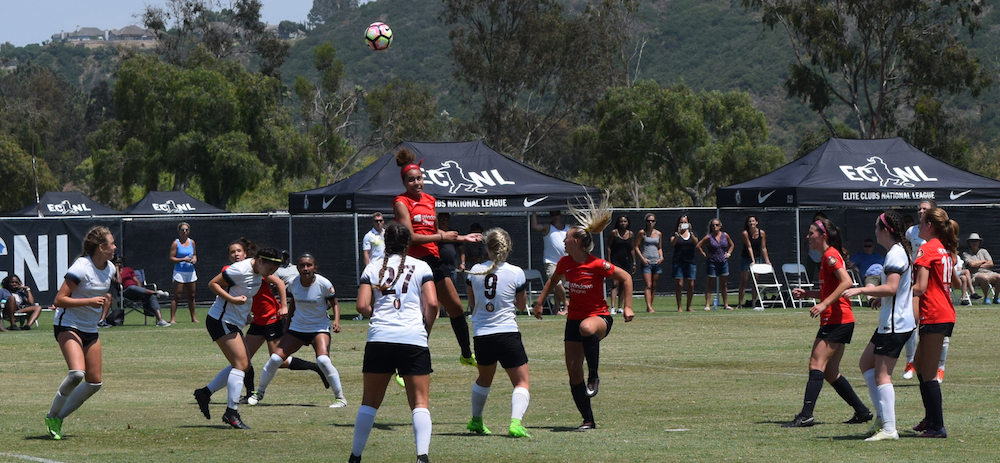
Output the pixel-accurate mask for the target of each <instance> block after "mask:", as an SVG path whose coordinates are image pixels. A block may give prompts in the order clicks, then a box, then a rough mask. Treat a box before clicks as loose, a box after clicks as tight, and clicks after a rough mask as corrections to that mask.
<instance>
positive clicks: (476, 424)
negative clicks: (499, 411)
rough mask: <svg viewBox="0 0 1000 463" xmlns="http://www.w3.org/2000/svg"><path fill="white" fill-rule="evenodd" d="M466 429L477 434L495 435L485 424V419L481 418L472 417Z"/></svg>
mask: <svg viewBox="0 0 1000 463" xmlns="http://www.w3.org/2000/svg"><path fill="white" fill-rule="evenodd" d="M465 429H468V430H469V431H472V432H474V433H476V434H493V433H492V432H490V430H489V429H487V428H486V425H484V424H483V417H481V416H480V417H475V416H474V417H472V419H471V420H469V424H467V425H466V426H465Z"/></svg>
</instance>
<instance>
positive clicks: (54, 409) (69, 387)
mask: <svg viewBox="0 0 1000 463" xmlns="http://www.w3.org/2000/svg"><path fill="white" fill-rule="evenodd" d="M83 377H84V373H83V370H70V371H69V373H67V374H66V377H65V378H63V380H62V383H61V384H59V389H57V390H56V396H55V397H54V398H52V406H50V407H49V414H48V415H45V416H46V418H55V417H56V416H58V415H59V412H61V411H62V409H63V406H65V405H66V399H68V398H69V395H70V394H72V393H73V390H74V389H76V386H77V385H78V384H80V382H81V381H83Z"/></svg>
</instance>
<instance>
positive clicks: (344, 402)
mask: <svg viewBox="0 0 1000 463" xmlns="http://www.w3.org/2000/svg"><path fill="white" fill-rule="evenodd" d="M346 406H347V399H344V398H339V399H337V400H334V401H333V403H332V404H330V408H344V407H346Z"/></svg>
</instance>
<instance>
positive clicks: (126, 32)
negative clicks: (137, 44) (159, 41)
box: [111, 25, 156, 40]
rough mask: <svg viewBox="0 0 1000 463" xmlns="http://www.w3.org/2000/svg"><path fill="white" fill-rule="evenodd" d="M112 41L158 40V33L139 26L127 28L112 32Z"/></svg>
mask: <svg viewBox="0 0 1000 463" xmlns="http://www.w3.org/2000/svg"><path fill="white" fill-rule="evenodd" d="M111 40H156V33H155V32H153V31H152V30H151V29H143V28H141V27H139V26H135V25H131V26H125V27H123V28H121V29H112V30H111Z"/></svg>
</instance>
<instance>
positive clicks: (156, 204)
mask: <svg viewBox="0 0 1000 463" xmlns="http://www.w3.org/2000/svg"><path fill="white" fill-rule="evenodd" d="M122 213H124V214H130V215H187V214H226V213H227V211H226V210H225V209H219V208H217V207H215V206H213V205H211V204H208V203H206V202H203V201H199V200H197V199H194V198H193V197H191V195H189V194H187V193H185V192H183V191H150V192H149V193H146V196H143V197H142V199H140V200H139V201H138V202H136V203H135V204H133V205H131V206H129V207H128V208H126V209H125V210H124V211H122Z"/></svg>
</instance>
